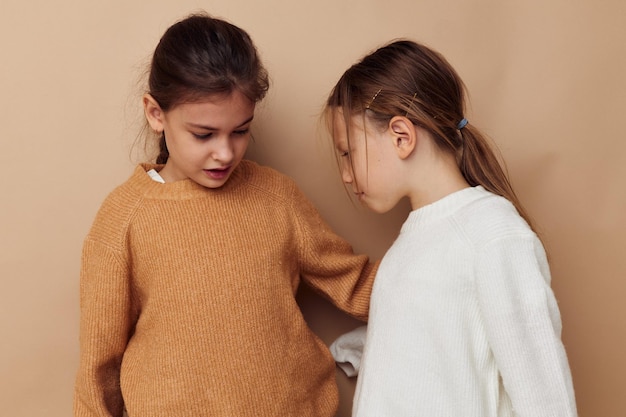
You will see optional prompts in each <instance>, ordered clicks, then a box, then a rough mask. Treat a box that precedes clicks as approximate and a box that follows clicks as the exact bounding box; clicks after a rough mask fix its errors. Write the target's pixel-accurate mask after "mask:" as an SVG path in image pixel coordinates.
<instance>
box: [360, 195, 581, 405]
mask: <svg viewBox="0 0 626 417" xmlns="http://www.w3.org/2000/svg"><path fill="white" fill-rule="evenodd" d="M353 415H354V416H358V417H370V416H371V417H404V416H427V417H439V416H440V417H504V416H520V417H543V416H567V417H574V416H576V403H575V399H574V391H573V386H572V378H571V374H570V370H569V365H568V362H567V357H566V354H565V350H564V347H563V344H562V342H561V319H560V314H559V309H558V306H557V302H556V300H555V298H554V294H553V292H552V290H551V288H550V271H549V267H548V262H547V259H546V255H545V252H544V249H543V246H542V244H541V242H540V241H539V239H538V238H537V236H536V235H535V234H534V233H533V232H532V230H531V229H530V228H529V227H528V225H527V224H526V222H525V221H524V220H523V219H522V218H521V217H520V216H519V215H518V213H517V212H516V210H515V208H514V207H513V205H512V204H511V203H510V202H508V201H507V200H506V199H504V198H502V197H499V196H496V195H494V194H492V193H489V192H488V191H486V190H485V189H483V188H482V187H474V188H466V189H464V190H461V191H458V192H456V193H453V194H451V195H449V196H447V197H445V198H443V199H441V200H439V201H437V202H435V203H433V204H431V205H429V206H426V207H423V208H420V209H418V210H416V211H413V212H412V213H410V215H409V217H408V219H407V220H406V222H405V224H404V225H403V227H402V230H401V232H400V235H399V236H398V238H397V240H396V241H395V243H394V244H393V245H392V247H391V248H390V249H389V251H388V252H387V254H386V255H385V257H384V259H383V261H382V264H381V266H380V269H379V272H378V275H377V277H376V281H375V284H374V290H373V294H372V299H371V307H370V319H369V324H368V331H367V342H366V346H365V351H364V357H363V363H362V364H361V371H360V374H359V379H358V382H357V388H356V393H355V398H354V410H353Z"/></svg>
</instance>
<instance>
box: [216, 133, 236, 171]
mask: <svg viewBox="0 0 626 417" xmlns="http://www.w3.org/2000/svg"><path fill="white" fill-rule="evenodd" d="M216 142H217V143H215V148H214V149H213V153H212V154H211V157H212V158H213V159H214V160H216V161H218V162H220V163H222V164H224V165H228V164H229V163H231V162H232V160H233V155H234V154H235V152H234V147H233V144H232V142H231V140H230V138H228V137H224V138H220V139H219V140H218V141H216Z"/></svg>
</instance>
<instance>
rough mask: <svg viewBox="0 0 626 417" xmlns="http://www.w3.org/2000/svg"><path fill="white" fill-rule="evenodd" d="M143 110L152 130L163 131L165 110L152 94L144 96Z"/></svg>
mask: <svg viewBox="0 0 626 417" xmlns="http://www.w3.org/2000/svg"><path fill="white" fill-rule="evenodd" d="M143 111H144V114H145V116H146V120H147V121H148V124H149V125H150V127H151V128H152V130H154V131H155V132H157V133H161V132H163V129H164V128H163V114H164V113H163V110H161V106H159V103H157V101H156V100H155V99H154V97H152V96H151V95H150V94H144V96H143Z"/></svg>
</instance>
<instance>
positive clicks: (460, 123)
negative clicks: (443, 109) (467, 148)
mask: <svg viewBox="0 0 626 417" xmlns="http://www.w3.org/2000/svg"><path fill="white" fill-rule="evenodd" d="M466 125H467V119H466V118H465V117H464V118H462V119H461V121H460V122H459V124H458V125H456V128H457V129H459V130H461V129H463V128H464V127H465V126H466Z"/></svg>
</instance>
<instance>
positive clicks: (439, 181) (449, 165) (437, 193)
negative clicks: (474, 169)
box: [409, 157, 470, 210]
mask: <svg viewBox="0 0 626 417" xmlns="http://www.w3.org/2000/svg"><path fill="white" fill-rule="evenodd" d="M420 173H421V174H418V175H415V176H413V178H414V180H413V181H412V187H411V192H410V194H409V200H410V201H411V208H412V209H413V210H417V209H419V208H420V207H424V206H426V205H428V204H432V203H434V202H435V201H437V200H440V199H442V198H444V197H445V196H447V195H450V194H452V193H454V192H457V191H460V190H462V189H464V188H467V187H469V186H470V185H469V184H468V183H467V181H466V180H465V178H464V177H463V175H462V174H461V171H460V169H459V167H458V165H457V164H456V161H455V160H454V158H452V157H443V158H438V159H435V160H433V161H431V163H430V164H427V166H424V165H422V166H421V167H420Z"/></svg>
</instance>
